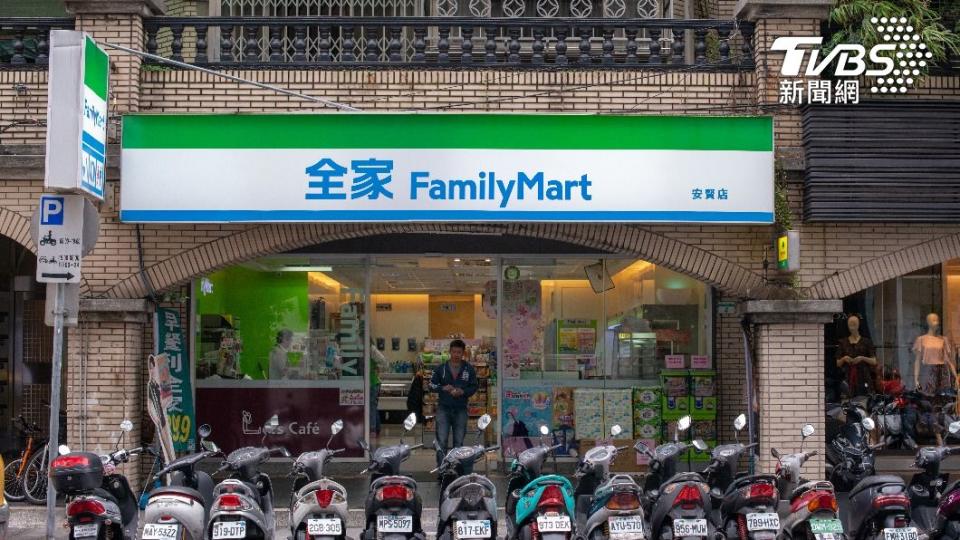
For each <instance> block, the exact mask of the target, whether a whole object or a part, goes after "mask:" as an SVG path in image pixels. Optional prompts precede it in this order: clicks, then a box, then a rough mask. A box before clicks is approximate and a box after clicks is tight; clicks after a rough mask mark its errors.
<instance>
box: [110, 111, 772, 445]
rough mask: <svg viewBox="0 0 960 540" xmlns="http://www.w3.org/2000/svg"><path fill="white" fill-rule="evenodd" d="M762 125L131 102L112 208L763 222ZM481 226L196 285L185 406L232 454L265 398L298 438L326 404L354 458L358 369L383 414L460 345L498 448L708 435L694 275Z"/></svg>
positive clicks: (282, 261)
mask: <svg viewBox="0 0 960 540" xmlns="http://www.w3.org/2000/svg"><path fill="white" fill-rule="evenodd" d="M237 133H246V134H248V135H249V134H251V133H257V134H258V137H249V136H247V137H245V138H240V137H231V136H230V135H231V134H237ZM385 134H391V135H389V136H388V135H385ZM772 138H773V131H772V121H771V119H770V118H761V117H738V118H731V117H725V118H703V117H697V118H695V117H602V116H567V115H564V116H559V115H558V116H528V115H366V114H364V115H251V116H207V115H197V116H168V115H157V116H149V115H134V116H129V117H126V118H125V124H124V142H123V144H124V151H123V160H124V161H123V169H124V183H123V186H122V188H123V191H122V203H121V206H122V210H121V219H122V220H123V221H126V222H131V223H222V222H228V223H251V222H252V223H270V222H303V223H316V222H332V223H337V222H358V221H363V222H391V221H410V222H431V221H443V222H471V223H481V224H482V223H486V222H496V223H503V222H530V223H544V222H558V221H562V222H584V223H595V222H638V223H649V222H659V223H705V224H717V223H750V224H768V223H770V222H772V220H773V152H772ZM392 139H396V140H392ZM384 141H388V142H384ZM159 164H162V167H161V166H158V165H159ZM184 194H189V196H184ZM490 236H491V238H487V237H485V235H484V234H482V233H480V234H476V235H474V236H472V237H471V236H469V235H450V236H449V237H448V238H441V239H437V238H433V239H432V240H431V242H429V243H430V246H431V247H430V248H429V249H418V244H417V242H416V241H415V240H412V239H409V238H408V239H406V241H404V239H396V242H395V244H396V245H393V246H391V247H390V248H389V249H381V250H379V251H378V250H376V249H371V248H369V247H367V246H364V245H361V244H353V245H347V244H344V245H342V246H340V247H336V246H313V247H307V248H300V249H297V250H296V251H294V252H285V253H275V254H267V255H265V256H263V257H259V258H256V259H253V260H245V261H237V262H236V264H234V265H231V266H229V267H226V268H222V269H220V270H217V271H214V272H210V273H208V274H206V275H204V276H202V277H200V278H198V279H195V280H194V281H193V282H192V286H191V291H192V292H191V295H190V297H191V304H190V309H189V314H188V319H189V323H190V324H189V326H190V336H191V338H190V340H191V343H190V351H191V354H190V361H191V365H192V376H193V379H194V380H193V387H194V389H195V396H194V398H195V403H196V408H197V418H196V422H197V423H210V424H211V425H212V426H213V428H214V432H215V433H218V438H217V440H218V443H219V444H221V446H223V447H225V448H228V449H229V448H233V447H237V446H241V445H244V444H257V443H259V441H260V437H261V434H260V425H262V423H263V422H264V421H265V420H266V419H267V418H269V417H270V416H271V415H273V414H276V415H278V417H279V419H280V420H281V423H282V425H284V426H285V428H286V433H285V435H284V436H283V438H284V440H283V441H282V442H283V443H284V444H285V445H286V446H287V447H288V448H289V449H290V450H291V451H293V452H297V451H300V450H305V449H307V448H314V447H316V446H318V445H319V444H323V443H324V442H325V441H326V437H327V436H328V433H329V432H328V429H329V428H328V426H329V424H330V423H331V422H332V421H334V420H336V419H338V418H341V419H343V420H344V422H345V424H346V428H345V431H344V435H342V436H341V437H342V441H344V442H346V444H347V447H348V448H349V449H350V453H349V454H348V455H349V456H352V457H357V458H359V457H361V456H362V451H361V450H360V448H359V446H358V445H357V444H356V443H355V441H356V440H357V439H358V438H360V437H364V438H369V436H370V432H371V419H372V418H373V417H374V415H371V414H370V408H371V407H372V406H373V401H372V400H371V376H370V369H371V367H372V366H376V367H377V371H378V372H379V379H380V382H381V387H380V392H379V395H380V398H379V401H378V402H377V405H376V406H377V407H378V408H379V410H380V411H381V415H380V416H381V417H382V418H383V419H385V420H392V418H393V417H394V416H395V415H396V413H397V412H400V413H405V412H406V411H407V402H406V401H407V400H406V398H407V395H408V394H409V391H410V384H411V382H412V381H413V376H414V375H415V374H416V373H418V372H420V373H424V374H429V371H430V369H431V368H432V367H434V366H436V365H438V364H439V363H440V362H442V361H443V360H445V354H446V352H447V347H448V345H449V341H450V340H451V339H453V338H461V339H463V340H464V341H466V343H467V349H468V350H467V355H468V358H470V361H471V362H472V363H473V364H474V366H475V367H476V368H477V371H478V378H480V379H481V384H480V391H478V392H477V394H476V395H475V396H474V398H473V399H471V402H470V410H469V413H470V415H471V417H474V418H475V417H476V416H479V415H480V414H482V413H484V412H487V413H490V414H491V415H493V416H495V418H496V419H497V421H496V423H495V425H496V426H497V429H496V431H495V432H491V433H489V434H488V436H489V437H490V438H492V439H494V440H499V441H500V443H501V445H502V446H503V452H504V454H505V455H506V456H510V455H511V454H513V453H515V452H516V451H518V450H520V449H522V448H525V447H526V445H528V444H530V441H529V439H528V438H526V437H524V435H525V434H526V433H530V434H533V433H536V432H537V429H538V428H539V425H541V424H546V425H548V426H549V427H551V428H552V429H553V430H554V433H555V434H554V437H556V438H557V439H558V442H560V443H562V444H564V447H563V449H562V451H561V453H562V454H564V455H567V456H570V457H575V456H576V455H578V454H579V453H582V451H583V450H584V449H585V448H587V447H589V446H590V445H591V444H594V441H595V440H596V439H599V438H602V437H603V436H604V434H605V432H606V431H607V430H608V429H609V427H610V426H611V425H612V424H615V423H616V424H620V425H621V426H622V427H623V428H624V430H625V432H624V436H623V437H624V438H629V439H644V440H646V441H648V442H651V443H654V444H655V443H656V442H657V441H658V440H660V439H662V438H663V437H669V436H671V434H670V433H668V432H667V430H666V427H665V424H664V423H663V421H662V420H663V419H664V418H672V417H678V416H680V415H682V414H684V413H686V412H690V413H691V414H693V415H694V416H695V418H697V419H698V420H699V422H698V423H697V424H696V425H695V428H696V429H695V431H694V435H695V436H697V437H701V438H704V439H707V440H715V439H716V438H717V437H716V421H715V415H716V410H717V407H718V404H717V397H716V396H717V395H718V394H717V392H716V384H715V381H716V379H715V377H714V376H713V375H714V372H713V371H712V368H713V367H714V365H713V360H712V356H711V353H712V351H711V346H712V345H711V344H712V332H711V328H712V314H713V298H712V292H711V289H710V287H708V286H706V285H705V284H703V283H701V282H699V281H697V280H696V279H693V278H691V277H689V276H686V275H684V274H682V273H678V272H675V271H672V270H670V269H668V268H666V267H664V266H662V265H657V264H653V263H650V262H647V261H645V260H643V259H642V258H638V257H636V256H631V255H629V254H622V253H605V252H602V251H596V250H589V249H577V247H576V246H569V245H559V243H558V245H556V246H546V245H537V246H534V245H528V246H527V249H526V250H524V248H523V246H522V245H521V246H520V247H518V246H516V245H514V246H513V247H512V248H511V249H501V248H502V242H500V240H497V239H496V238H492V237H495V236H496V235H495V234H491V235H490ZM501 240H502V239H501ZM392 241H393V239H386V240H385V242H381V243H387V244H390V243H391V242H392ZM521 244H522V242H521ZM694 368H696V370H697V371H696V372H695V373H693V374H692V373H691V371H690V370H691V369H694ZM433 397H434V396H430V395H427V396H425V397H424V400H423V406H422V410H421V412H422V414H423V415H424V416H430V415H431V413H432V411H433V407H434V406H435V405H434V401H435V400H434V399H433ZM422 428H423V429H424V430H425V431H426V432H427V433H426V434H421V436H423V437H424V438H425V441H424V442H427V443H429V442H430V441H431V440H432V437H431V436H430V434H429V432H430V431H431V430H432V422H431V421H430V420H429V419H428V420H426V421H425V422H424V425H423V426H422ZM388 439H389V437H388V436H385V435H381V438H380V440H379V441H378V442H379V443H381V444H383V443H385V442H387V441H388ZM278 442H280V441H278Z"/></svg>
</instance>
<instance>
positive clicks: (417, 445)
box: [410, 443, 423, 452]
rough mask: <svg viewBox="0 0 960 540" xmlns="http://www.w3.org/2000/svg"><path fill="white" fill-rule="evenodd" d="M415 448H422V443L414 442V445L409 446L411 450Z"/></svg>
mask: <svg viewBox="0 0 960 540" xmlns="http://www.w3.org/2000/svg"><path fill="white" fill-rule="evenodd" d="M417 448H423V443H420V444H415V445H413V446H411V447H410V451H411V452H412V451H414V450H416V449H417Z"/></svg>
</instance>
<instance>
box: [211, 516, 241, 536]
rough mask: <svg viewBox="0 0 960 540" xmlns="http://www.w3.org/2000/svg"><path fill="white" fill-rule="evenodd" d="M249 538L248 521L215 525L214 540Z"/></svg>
mask: <svg viewBox="0 0 960 540" xmlns="http://www.w3.org/2000/svg"><path fill="white" fill-rule="evenodd" d="M245 536H247V522H246V521H218V522H216V523H214V524H213V540H223V539H225V538H243V537H245Z"/></svg>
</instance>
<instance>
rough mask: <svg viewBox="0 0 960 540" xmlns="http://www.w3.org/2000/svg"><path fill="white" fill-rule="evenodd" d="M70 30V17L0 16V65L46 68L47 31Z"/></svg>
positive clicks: (47, 51) (47, 54) (48, 56)
mask: <svg viewBox="0 0 960 540" xmlns="http://www.w3.org/2000/svg"><path fill="white" fill-rule="evenodd" d="M53 29H65V30H72V29H73V19H72V18H69V17H56V18H54V17H0V65H3V64H8V65H14V66H24V65H29V64H38V65H46V64H47V62H48V61H49V59H50V30H53Z"/></svg>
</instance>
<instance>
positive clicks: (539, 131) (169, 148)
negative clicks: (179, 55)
mask: <svg viewBox="0 0 960 540" xmlns="http://www.w3.org/2000/svg"><path fill="white" fill-rule="evenodd" d="M121 165H122V170H123V175H124V178H123V189H122V194H121V212H120V217H121V219H122V220H123V221H126V222H134V223H138V222H142V223H149V222H162V223H189V222H316V221H323V222H396V221H466V222H471V221H472V222H482V221H501V222H505V221H525V222H610V221H616V222H715V223H771V222H773V175H774V157H773V120H772V118H770V117H693V116H599V115H512V114H365V113H359V114H310V115H305V114H288V115H275V114H267V115H189V116H187V115H128V116H125V117H124V119H123V154H122V164H121Z"/></svg>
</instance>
